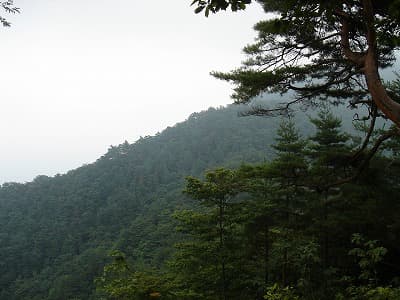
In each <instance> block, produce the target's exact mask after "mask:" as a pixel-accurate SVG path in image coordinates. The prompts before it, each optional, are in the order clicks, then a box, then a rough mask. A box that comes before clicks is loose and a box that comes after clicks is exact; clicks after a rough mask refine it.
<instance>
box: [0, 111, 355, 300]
mask: <svg viewBox="0 0 400 300" xmlns="http://www.w3.org/2000/svg"><path fill="white" fill-rule="evenodd" d="M237 109H238V108H237V107H234V106H230V107H228V108H220V109H209V110H208V111H205V112H201V113H194V114H192V115H191V116H190V117H189V118H188V119H187V120H186V121H185V122H182V123H180V124H177V125H175V126H174V127H169V128H167V129H166V130H164V131H163V132H162V133H160V134H157V135H156V136H152V137H145V138H141V139H139V140H138V141H137V142H136V143H134V144H128V143H124V144H121V145H119V146H116V147H111V148H110V149H109V151H108V152H107V153H106V154H105V155H104V156H102V157H101V158H100V159H98V160H97V161H96V162H95V163H93V164H90V165H86V166H83V167H81V168H78V169H76V170H73V171H70V172H68V173H67V174H65V175H57V176H55V177H53V178H50V177H46V176H39V177H37V178H36V179H35V180H34V181H33V182H31V183H27V184H17V183H7V184H4V185H2V186H1V188H0V256H1V257H2V260H1V262H0V266H1V270H2V272H1V274H0V299H4V300H6V299H7V300H13V299H91V297H93V296H92V293H93V288H94V285H93V280H94V278H95V277H97V276H98V275H99V274H100V273H101V272H102V268H103V265H104V263H105V261H106V260H107V256H108V254H109V251H110V250H112V249H120V250H123V251H125V252H126V253H128V254H129V255H130V257H132V259H133V265H135V267H136V268H139V269H140V268H145V267H146V268H148V267H162V264H163V262H164V261H165V260H166V259H167V258H168V257H169V255H170V252H171V249H172V247H171V246H172V244H173V243H174V241H176V236H175V233H174V230H173V228H174V224H173V222H172V220H171V218H170V214H171V213H172V212H173V211H174V210H175V209H177V208H180V207H183V206H187V205H190V200H188V199H185V198H184V196H183V195H182V193H181V190H182V188H183V185H184V178H185V176H187V175H194V176H200V175H201V174H202V172H203V171H204V170H206V169H210V168H215V167H218V166H227V167H235V166H238V165H239V164H241V163H243V162H258V161H262V160H265V159H270V158H271V157H272V155H273V152H272V151H271V149H270V148H269V145H270V144H271V143H272V142H273V137H274V135H275V131H276V128H277V126H278V123H279V121H278V120H277V119H276V118H260V117H242V118H239V117H238V116H237V112H238V110H237ZM341 114H342V116H343V118H344V120H350V119H351V115H352V113H351V112H348V111H347V110H346V111H345V112H342V113H341ZM297 120H298V122H297V123H298V125H299V128H301V130H302V132H304V133H309V132H310V131H311V130H312V128H311V125H310V124H309V122H308V121H307V117H306V115H305V114H299V116H298V117H297ZM346 126H347V127H349V126H350V122H346Z"/></svg>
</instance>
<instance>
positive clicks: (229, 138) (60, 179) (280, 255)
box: [0, 106, 400, 300]
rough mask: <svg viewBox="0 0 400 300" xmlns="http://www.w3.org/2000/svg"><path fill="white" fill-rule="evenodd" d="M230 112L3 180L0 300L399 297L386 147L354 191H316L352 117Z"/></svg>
mask: <svg viewBox="0 0 400 300" xmlns="http://www.w3.org/2000/svg"><path fill="white" fill-rule="evenodd" d="M240 111H241V108H240V107H237V106H230V107H227V108H219V109H213V108H211V109H209V110H208V111H204V112H201V113H194V114H192V115H191V116H190V117H189V118H188V119H187V120H186V121H185V122H183V123H180V124H177V125H175V126H174V127H170V128H167V129H165V130H164V131H163V132H161V133H159V134H157V135H155V136H152V137H144V138H140V139H139V140H138V141H137V142H135V143H133V144H129V143H127V142H125V143H123V144H121V145H119V146H115V147H111V148H110V149H109V151H108V152H107V153H106V154H105V155H104V156H102V157H101V158H99V159H98V160H97V161H96V162H95V163H93V164H90V165H85V166H82V167H81V168H78V169H76V170H72V171H70V172H68V173H67V174H65V175H57V176H55V177H46V176H38V177H37V178H36V179H35V180H34V181H33V182H30V183H26V184H20V183H6V184H3V185H2V186H1V188H0V225H1V226H0V254H1V257H2V262H1V270H2V273H1V276H0V286H1V289H0V291H1V292H0V299H5V300H6V299H7V300H12V299H148V298H149V297H150V299H152V298H151V297H153V298H154V297H161V299H164V298H165V299H168V297H169V298H171V299H256V298H255V297H261V298H260V299H262V296H263V295H265V294H267V293H274V294H279V293H287V294H289V293H293V295H294V296H293V297H304V296H305V295H310V293H312V295H313V298H311V297H310V296H307V297H306V299H322V298H321V295H322V294H326V297H327V298H326V299H331V298H332V297H333V296H334V295H336V296H337V295H339V293H343V297H349V296H346V295H347V294H345V293H352V291H349V290H348V289H346V288H345V287H348V288H350V287H354V289H356V288H364V287H365V289H366V291H365V293H367V292H370V290H373V288H374V287H382V288H386V290H384V291H385V292H386V291H387V289H389V290H388V291H387V292H388V293H395V291H394V290H392V289H390V288H389V287H390V286H391V285H393V286H395V284H397V281H396V280H398V279H396V278H397V277H396V276H395V275H396V272H397V274H398V269H396V268H397V267H396V266H398V265H399V264H398V261H397V257H398V255H399V254H400V253H399V252H400V251H399V248H398V245H397V243H396V240H397V238H398V234H399V226H400V223H399V220H398V218H397V215H396V212H397V209H398V203H397V202H396V194H397V193H398V189H399V186H398V183H397V181H396V175H395V174H396V166H397V160H396V159H397V152H396V150H397V148H396V147H395V146H396V144H395V143H393V142H392V143H388V144H387V147H386V150H385V151H383V152H380V153H381V155H376V157H375V158H374V160H373V161H372V162H371V166H370V169H371V171H370V173H368V174H365V175H363V176H362V177H361V178H360V179H359V182H357V185H354V184H350V183H349V184H345V185H341V186H339V187H337V186H332V187H328V186H327V187H326V188H324V186H325V185H327V184H328V183H329V182H334V181H335V180H340V179H342V178H343V176H344V174H347V173H349V172H350V171H351V170H346V168H347V167H346V166H344V165H343V164H342V163H341V161H343V160H344V159H345V158H346V156H348V155H349V153H350V151H353V150H354V148H353V146H354V143H356V144H357V141H358V140H359V138H360V136H363V135H364V134H365V133H364V132H363V131H362V129H363V126H360V124H361V123H362V122H356V123H357V124H358V126H357V127H359V130H361V131H357V130H355V129H354V128H353V124H352V122H349V120H351V119H352V116H353V115H354V113H355V112H352V111H349V110H347V109H343V108H340V107H339V108H336V109H335V111H336V114H340V115H341V116H342V117H343V120H347V121H346V123H345V124H343V126H341V122H340V120H339V119H336V118H335V117H334V116H333V115H332V114H331V113H330V112H328V111H324V112H323V113H322V114H321V113H319V114H318V112H317V111H316V112H311V111H309V112H307V114H306V113H303V112H299V113H298V114H297V115H296V116H295V117H293V118H291V119H290V120H292V121H293V120H296V128H295V126H294V123H293V122H292V121H288V120H287V119H282V121H281V125H279V120H278V119H277V118H260V117H239V116H238V112H240ZM382 126H385V125H384V124H383V125H382ZM344 129H346V131H348V133H344V131H343V130H344ZM332 147H333V148H332ZM332 155H333V156H334V157H333V156H332ZM375 165H379V167H380V168H379V169H376V168H375V169H374V166H375ZM382 166H388V167H387V168H386V167H385V168H382ZM350 168H351V167H350ZM207 170H208V171H207ZM204 172H206V173H204ZM291 172H293V174H289V173H291ZM189 175H190V176H194V177H187V176H189ZM185 178H186V179H185ZM372 183H373V184H372ZM318 187H319V188H318ZM183 191H184V192H183ZM383 191H384V192H383ZM283 199H285V200H283ZM221 211H223V216H222V215H220V213H221ZM349 253H353V254H349ZM221 266H223V268H222V267H221ZM221 268H222V269H224V271H223V274H222V273H221ZM239 275H240V276H239ZM346 280H347V281H346ZM362 284H364V285H362ZM373 291H374V290H373ZM328 292H329V293H328ZM328 295H329V296H328ZM277 297H278V298H270V299H284V298H279V297H280V296H277ZM282 297H283V296H282ZM285 297H286V296H285ZM288 297H289V296H288ZM288 299H292V298H288ZM293 299H295V298H293ZM343 299H347V298H343ZM357 299H358V298H357ZM362 299H364V298H362ZM385 299H386V298H385ZM393 299H394V298H393Z"/></svg>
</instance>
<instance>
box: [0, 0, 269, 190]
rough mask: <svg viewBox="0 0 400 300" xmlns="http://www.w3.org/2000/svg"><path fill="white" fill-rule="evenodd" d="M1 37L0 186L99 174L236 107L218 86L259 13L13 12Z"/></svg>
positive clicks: (142, 7)
mask: <svg viewBox="0 0 400 300" xmlns="http://www.w3.org/2000/svg"><path fill="white" fill-rule="evenodd" d="M14 2H15V4H16V6H18V7H20V8H21V14H20V15H18V16H15V17H11V18H9V19H10V20H11V21H12V23H13V25H12V27H11V28H0V41H1V44H0V57H1V64H0V66H1V69H0V70H1V71H0V83H1V89H0V91H1V93H0V95H1V98H0V104H1V106H0V128H1V134H0V184H1V183H3V182H7V181H17V182H25V181H30V180H32V179H33V178H34V177H35V176H37V175H39V174H43V175H49V176H51V175H55V174H57V173H65V172H66V171H68V170H70V169H73V168H76V167H79V166H81V165H82V164H85V163H91V162H94V161H95V160H96V159H97V158H99V157H100V156H101V155H102V154H104V153H105V152H106V151H107V149H108V147H109V146H110V145H117V144H120V143H122V142H123V141H125V140H128V141H129V142H134V141H135V140H137V139H138V138H139V137H140V136H145V135H153V134H155V133H157V132H158V131H161V130H163V129H164V128H165V127H167V126H172V125H174V124H175V123H176V122H180V121H183V120H184V119H186V118H187V117H188V115H190V113H192V112H195V111H200V110H204V109H207V108H208V107H209V106H219V105H225V104H227V103H230V102H231V100H230V99H229V95H230V93H231V87H230V86H229V84H227V83H225V82H221V81H218V80H216V79H214V78H212V77H211V76H209V72H210V71H212V70H221V71H228V70H231V69H233V68H235V67H237V66H238V65H239V64H240V61H241V60H242V59H243V58H244V57H243V55H242V52H241V49H242V47H243V46H244V45H245V44H247V43H250V42H252V41H253V38H254V32H253V30H252V26H253V25H254V23H256V22H257V21H258V20H260V19H262V18H264V14H263V12H262V10H261V8H260V7H259V6H258V5H252V6H251V7H249V9H248V10H246V11H245V12H240V13H235V14H233V13H221V14H219V15H216V16H211V17H209V18H208V19H207V18H205V17H204V16H203V15H195V14H194V13H193V8H192V7H190V6H189V5H190V2H191V1H190V0H171V1H166V0H153V1H138V0H113V1H109V0H107V1H106V0H84V1H82V0H69V1H65V0H34V1H32V0H15V1H14Z"/></svg>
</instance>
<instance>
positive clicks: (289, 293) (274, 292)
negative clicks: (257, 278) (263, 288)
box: [264, 284, 300, 300]
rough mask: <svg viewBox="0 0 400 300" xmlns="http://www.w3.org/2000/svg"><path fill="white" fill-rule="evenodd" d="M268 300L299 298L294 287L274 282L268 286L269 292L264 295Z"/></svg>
mask: <svg viewBox="0 0 400 300" xmlns="http://www.w3.org/2000/svg"><path fill="white" fill-rule="evenodd" d="M264 299H266V300H299V299H300V298H299V297H298V296H296V295H295V294H294V292H293V289H292V288H290V287H285V288H281V287H279V285H278V284H274V285H273V286H271V287H268V288H267V293H266V295H265V296H264Z"/></svg>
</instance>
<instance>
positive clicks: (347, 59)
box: [192, 0, 400, 127]
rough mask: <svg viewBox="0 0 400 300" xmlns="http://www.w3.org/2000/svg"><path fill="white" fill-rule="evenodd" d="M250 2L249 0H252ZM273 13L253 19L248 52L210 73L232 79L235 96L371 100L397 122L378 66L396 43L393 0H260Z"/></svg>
mask: <svg viewBox="0 0 400 300" xmlns="http://www.w3.org/2000/svg"><path fill="white" fill-rule="evenodd" d="M251 2H252V1H250V0H207V1H205V0H195V1H193V3H192V4H193V5H194V4H195V5H197V8H196V12H200V11H201V10H202V9H205V11H206V14H207V13H209V12H210V11H211V12H218V11H220V10H225V9H227V8H228V7H230V8H231V9H232V10H238V9H245V8H246V4H249V3H251ZM253 2H254V1H253ZM256 2H259V3H260V4H262V5H263V8H264V10H265V12H266V13H272V15H270V16H272V17H270V19H268V20H266V21H261V22H259V23H258V24H256V25H255V30H256V31H257V32H258V37H257V39H256V42H255V43H254V44H252V45H248V46H247V47H245V49H244V51H245V53H246V54H247V55H248V56H249V58H248V59H247V60H246V61H245V62H244V63H243V66H242V67H241V68H239V69H237V70H234V71H232V72H230V73H220V72H214V73H213V74H214V76H216V77H217V78H220V79H224V80H227V81H232V82H233V83H234V84H235V85H236V88H235V93H234V95H233V98H234V99H235V100H236V102H239V103H243V102H245V103H247V102H249V101H250V99H251V98H252V97H254V96H257V95H259V94H262V93H265V92H267V93H273V92H280V93H288V92H292V93H294V95H295V96H294V99H293V100H292V101H291V102H289V103H287V104H285V105H283V106H281V107H278V108H275V109H265V108H260V109H255V111H254V112H253V113H256V114H267V113H271V112H274V111H279V112H282V111H284V110H287V109H288V108H289V107H290V106H291V105H292V104H294V103H299V102H301V103H304V104H310V102H312V101H313V100H315V99H318V100H319V99H327V98H331V97H333V98H336V99H339V100H343V99H349V100H351V102H352V104H354V105H356V104H360V103H363V104H368V105H370V106H371V107H372V106H373V105H376V106H377V107H378V108H379V110H380V111H382V113H383V114H384V116H386V117H387V118H389V119H390V120H392V121H393V122H394V123H395V124H396V125H397V127H400V104H399V103H398V102H396V101H395V97H394V96H393V95H392V94H391V93H390V91H389V90H387V89H386V88H385V86H384V84H383V82H382V79H381V77H380V74H379V68H382V67H387V66H389V65H392V64H393V62H394V61H395V59H396V58H395V55H394V53H395V50H396V49H398V48H399V45H400V13H399V11H400V1H398V0H384V1H376V0H351V1H348V0H336V1H314V0H284V1H275V0H257V1H256Z"/></svg>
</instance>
